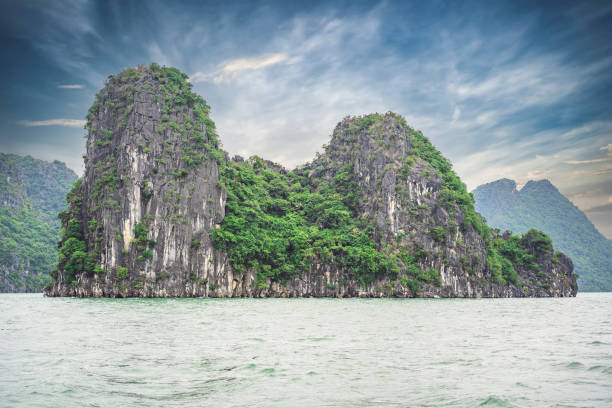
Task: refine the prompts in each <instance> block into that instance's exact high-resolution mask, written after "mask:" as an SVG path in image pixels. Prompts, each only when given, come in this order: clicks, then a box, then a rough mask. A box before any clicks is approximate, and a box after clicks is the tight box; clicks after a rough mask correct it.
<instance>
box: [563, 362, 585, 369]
mask: <svg viewBox="0 0 612 408" xmlns="http://www.w3.org/2000/svg"><path fill="white" fill-rule="evenodd" d="M566 367H567V368H582V367H584V364H582V363H580V362H578V361H572V362H571V363H569V364H568V365H566Z"/></svg>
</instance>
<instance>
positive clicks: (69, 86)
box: [57, 84, 83, 89]
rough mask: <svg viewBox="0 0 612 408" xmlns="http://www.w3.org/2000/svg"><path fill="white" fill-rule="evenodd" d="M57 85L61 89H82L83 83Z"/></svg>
mask: <svg viewBox="0 0 612 408" xmlns="http://www.w3.org/2000/svg"><path fill="white" fill-rule="evenodd" d="M57 87H58V88H61V89H83V85H81V84H71V85H58V86H57Z"/></svg>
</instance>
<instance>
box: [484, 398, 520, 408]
mask: <svg viewBox="0 0 612 408" xmlns="http://www.w3.org/2000/svg"><path fill="white" fill-rule="evenodd" d="M480 406H481V407H485V406H486V407H508V408H511V407H514V406H515V405H512V404H511V403H510V402H508V401H507V400H505V399H502V398H499V397H496V396H494V395H490V396H489V397H488V398H487V399H486V400H484V401H483V402H482V403H481V404H480Z"/></svg>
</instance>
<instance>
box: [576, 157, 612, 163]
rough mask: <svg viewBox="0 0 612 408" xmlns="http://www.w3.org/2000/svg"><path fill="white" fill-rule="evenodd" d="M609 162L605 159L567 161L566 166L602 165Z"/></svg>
mask: <svg viewBox="0 0 612 408" xmlns="http://www.w3.org/2000/svg"><path fill="white" fill-rule="evenodd" d="M608 160H610V159H609V158H607V157H602V158H600V159H590V160H569V161H566V163H567V164H591V163H603V162H605V161H608Z"/></svg>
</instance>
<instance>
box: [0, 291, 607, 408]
mask: <svg viewBox="0 0 612 408" xmlns="http://www.w3.org/2000/svg"><path fill="white" fill-rule="evenodd" d="M611 321H612V293H584V294H582V293H581V294H579V295H578V297H577V298H571V299H568V298H565V299H218V300H217V299H66V298H52V299H49V298H44V297H43V296H42V295H37V294H34V295H8V294H5V295H0V406H7V407H83V406H85V407H114V406H117V407H123V406H134V407H200V406H214V407H253V406H262V407H264V406H265V407H268V406H271V407H293V406H297V407H312V406H325V407H372V406H392V407H393V406H397V407H413V406H425V407H473V406H501V407H611V406H612V324H611Z"/></svg>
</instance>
